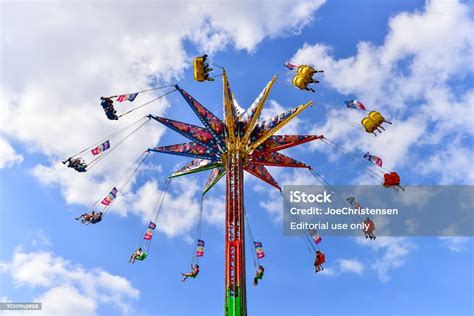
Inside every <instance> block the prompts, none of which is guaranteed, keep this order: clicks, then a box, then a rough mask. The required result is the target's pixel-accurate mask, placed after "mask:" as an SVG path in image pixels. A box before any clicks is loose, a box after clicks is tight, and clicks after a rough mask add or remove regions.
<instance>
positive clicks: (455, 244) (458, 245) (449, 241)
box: [439, 237, 469, 253]
mask: <svg viewBox="0 0 474 316" xmlns="http://www.w3.org/2000/svg"><path fill="white" fill-rule="evenodd" d="M439 239H440V240H441V244H442V245H443V246H445V247H447V248H448V249H449V250H451V251H452V252H457V253H460V252H464V251H465V250H466V249H467V243H468V242H469V238H467V237H439Z"/></svg>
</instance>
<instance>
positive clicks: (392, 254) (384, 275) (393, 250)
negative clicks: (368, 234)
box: [356, 237, 414, 282]
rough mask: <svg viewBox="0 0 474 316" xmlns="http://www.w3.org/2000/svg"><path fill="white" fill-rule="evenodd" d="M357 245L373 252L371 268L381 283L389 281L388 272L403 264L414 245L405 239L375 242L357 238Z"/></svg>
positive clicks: (380, 238)
mask: <svg viewBox="0 0 474 316" xmlns="http://www.w3.org/2000/svg"><path fill="white" fill-rule="evenodd" d="M356 242H357V243H358V244H359V245H362V246H365V247H369V248H370V249H372V250H374V251H375V253H376V256H375V257H374V258H373V259H372V262H373V263H372V264H371V266H370V267H371V268H372V269H373V270H374V271H375V272H377V276H378V277H379V279H380V280H381V281H383V282H388V281H389V280H390V276H389V272H390V270H393V269H396V268H399V267H401V266H402V265H403V264H405V262H406V260H407V257H408V254H409V253H410V250H412V249H413V247H414V245H413V243H412V242H410V241H409V240H408V239H407V238H405V237H377V239H376V240H375V241H373V240H370V239H362V238H357V239H356Z"/></svg>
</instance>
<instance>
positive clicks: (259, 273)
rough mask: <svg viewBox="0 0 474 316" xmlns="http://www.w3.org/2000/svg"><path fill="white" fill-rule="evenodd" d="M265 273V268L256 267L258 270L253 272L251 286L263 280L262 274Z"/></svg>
mask: <svg viewBox="0 0 474 316" xmlns="http://www.w3.org/2000/svg"><path fill="white" fill-rule="evenodd" d="M264 273H265V268H264V267H263V266H262V265H259V266H258V270H257V271H256V272H255V277H254V278H253V286H257V285H258V280H261V279H262V278H263V274H264Z"/></svg>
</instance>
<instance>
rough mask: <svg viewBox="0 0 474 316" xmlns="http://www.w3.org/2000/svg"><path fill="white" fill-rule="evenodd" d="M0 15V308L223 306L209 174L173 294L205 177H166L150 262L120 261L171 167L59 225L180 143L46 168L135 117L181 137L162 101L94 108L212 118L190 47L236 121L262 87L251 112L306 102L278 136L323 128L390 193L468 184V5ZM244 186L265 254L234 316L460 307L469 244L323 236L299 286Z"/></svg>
mask: <svg viewBox="0 0 474 316" xmlns="http://www.w3.org/2000/svg"><path fill="white" fill-rule="evenodd" d="M1 6H2V13H1V15H2V35H1V36H2V44H1V47H2V51H1V53H2V55H3V56H2V59H1V61H0V62H1V65H2V66H1V69H2V70H1V73H2V81H1V90H0V93H1V97H2V100H4V102H2V117H1V118H0V151H1V158H0V181H1V182H0V186H1V190H0V202H1V203H0V206H1V212H0V216H1V217H0V226H1V227H0V301H42V302H43V307H44V314H45V315H51V314H58V315H64V314H65V313H67V314H69V315H71V314H77V315H117V314H118V315H120V314H133V315H219V314H221V313H222V308H223V305H222V304H223V291H222V290H223V273H224V271H223V267H224V256H223V246H224V244H223V241H224V238H223V237H224V236H223V216H224V214H223V206H224V204H223V203H224V202H223V192H224V191H223V189H224V187H223V183H222V182H223V181H221V182H220V183H219V184H218V185H217V186H216V187H215V188H213V189H212V191H211V192H210V193H209V197H208V198H207V199H206V207H205V212H204V226H203V233H202V237H203V239H204V240H206V254H205V257H204V258H203V259H202V260H201V262H200V266H201V273H200V275H199V277H198V278H197V279H196V280H189V281H187V282H186V283H184V284H183V283H182V282H179V277H180V276H179V273H180V272H184V271H186V270H188V268H189V264H190V257H191V255H192V252H193V251H194V249H195V245H194V243H193V240H194V239H195V238H196V233H195V231H196V223H197V220H198V213H199V212H198V197H199V194H200V189H201V188H202V186H203V185H204V183H205V181H206V179H207V174H208V173H207V172H205V173H203V174H196V175H191V176H188V177H187V178H183V179H177V180H176V181H173V182H172V186H171V195H168V196H167V199H166V201H165V205H164V211H163V214H162V215H161V216H160V218H159V219H158V223H157V224H158V229H157V231H158V234H157V235H156V236H155V237H154V240H153V243H152V245H151V251H150V257H149V258H148V259H147V260H145V261H143V262H139V263H136V264H134V265H130V264H128V263H127V260H128V257H129V255H130V253H131V252H132V251H133V250H134V248H135V247H136V245H137V241H138V240H139V239H140V238H141V234H142V232H143V228H144V226H145V225H146V224H145V223H146V221H147V219H148V218H149V214H150V212H152V210H153V205H154V203H155V202H156V198H157V197H158V196H159V195H160V193H161V190H162V186H163V182H164V180H165V178H166V177H167V176H168V175H169V174H170V173H171V172H173V171H174V170H176V169H177V168H179V167H180V166H181V165H184V164H185V163H186V162H188V161H189V159H186V158H184V157H183V158H180V157H179V158H177V157H175V156H166V155H162V154H153V155H151V157H150V159H149V160H148V161H147V164H146V168H144V169H143V170H142V171H141V172H140V173H138V175H137V177H136V178H135V179H134V181H133V184H132V186H131V187H129V188H128V189H127V190H126V192H124V193H123V195H122V196H120V197H119V198H118V199H117V200H116V201H115V202H114V205H113V207H112V208H111V211H110V213H109V214H108V216H107V217H106V219H105V220H104V221H103V222H102V223H100V224H98V225H95V226H92V225H91V226H83V225H80V224H79V223H78V222H76V221H74V219H73V217H75V216H77V215H78V214H80V213H82V212H83V211H84V210H85V209H87V207H88V206H89V205H91V204H92V203H93V201H95V200H96V199H97V198H98V197H99V196H102V195H103V194H105V193H107V191H108V190H110V186H111V184H112V183H113V182H114V179H116V178H117V177H118V176H119V175H120V174H121V173H122V172H123V171H124V170H125V169H126V168H128V166H129V165H130V164H131V163H132V161H133V160H134V159H135V158H136V157H137V156H138V155H139V154H140V153H141V151H143V150H144V149H146V148H148V147H152V146H154V145H156V144H158V143H159V144H160V145H169V144H174V143H179V142H184V141H185V140H184V139H183V138H182V137H181V136H179V135H177V134H175V133H174V132H172V131H165V130H164V129H163V128H162V127H161V126H159V125H158V123H157V122H150V124H149V125H148V126H146V127H145V128H144V129H142V130H141V131H140V133H138V134H137V135H135V136H134V137H133V138H132V139H130V140H129V141H127V142H126V143H124V144H123V145H122V146H121V147H120V149H119V150H117V151H116V152H114V153H113V154H111V155H109V156H107V157H106V158H105V159H104V160H103V161H102V162H101V163H100V164H98V165H97V168H95V169H94V170H93V171H92V170H91V172H88V173H86V174H78V173H75V172H73V171H72V170H69V169H66V168H65V167H64V166H63V165H61V164H60V163H58V161H59V159H61V158H64V157H67V155H68V154H71V153H73V152H77V151H79V150H81V149H83V148H85V147H86V146H88V145H90V144H91V143H94V142H96V141H97V140H99V139H101V138H103V137H104V136H105V135H108V134H109V133H111V132H112V131H115V130H117V129H119V128H121V127H123V126H125V125H127V124H128V123H130V122H133V121H135V120H137V119H138V118H140V117H141V116H143V115H146V114H149V113H152V114H157V115H165V116H167V117H169V118H173V119H177V120H182V121H185V122H189V123H193V124H197V125H200V124H199V121H198V120H197V118H196V117H195V116H194V114H193V112H192V110H191V109H190V108H189V107H188V106H187V104H186V103H185V102H184V100H183V99H182V98H181V96H180V95H178V94H172V95H170V96H169V97H168V98H167V99H166V100H163V101H161V102H157V103H153V104H152V105H149V106H147V107H145V108H143V109H142V110H140V111H136V112H134V114H133V115H132V114H131V115H129V117H126V118H124V119H123V120H119V121H118V122H110V121H107V120H106V118H105V116H104V115H103V112H102V110H101V108H100V105H99V104H98V98H99V97H100V96H101V95H111V94H116V93H120V92H128V91H130V92H132V91H136V90H140V89H145V88H147V87H148V85H149V83H150V81H152V82H157V83H156V84H161V83H176V82H177V83H179V85H180V86H181V87H183V88H184V89H186V90H187V91H188V92H190V93H191V94H192V95H193V96H194V97H196V98H197V99H198V100H200V101H201V102H202V103H203V104H204V105H205V106H206V107H208V109H210V110H211V111H213V112H214V113H215V114H216V115H218V116H222V84H221V82H220V81H219V80H217V81H216V82H214V83H196V82H194V81H193V80H192V69H191V68H190V67H191V60H192V57H193V56H195V55H197V54H199V53H202V52H208V53H209V54H210V55H211V58H212V60H213V61H214V62H215V63H217V64H219V65H224V66H225V67H226V70H227V72H228V74H229V80H230V83H231V87H232V90H233V91H234V93H235V96H236V98H237V100H238V101H239V103H240V105H241V106H243V107H244V108H246V107H247V106H248V105H250V104H251V102H252V101H253V100H254V98H255V97H256V96H257V95H258V94H259V93H260V91H261V89H262V88H263V87H264V86H265V84H266V83H267V82H268V81H269V80H270V79H271V77H272V76H273V75H274V74H277V75H278V76H279V81H278V82H277V84H276V85H275V87H274V88H273V90H272V92H271V95H270V97H269V101H268V102H267V105H266V110H265V111H264V113H263V115H264V116H269V115H273V114H277V113H279V112H282V111H284V110H285V109H289V108H291V107H294V106H296V105H299V104H302V103H304V102H306V101H308V100H314V101H315V103H316V105H315V106H314V108H313V109H308V110H306V111H305V112H303V114H302V115H301V116H300V117H299V118H298V119H297V120H295V121H294V122H293V124H292V125H290V126H289V127H286V128H285V129H286V133H299V134H324V135H326V136H327V137H328V138H329V139H331V140H333V141H334V142H337V143H338V144H341V145H342V146H344V148H346V149H347V150H348V151H351V152H352V153H354V154H356V155H360V154H363V153H364V152H365V151H371V152H374V153H376V154H377V155H379V156H381V157H383V159H384V165H385V166H386V167H387V168H389V169H391V170H396V171H397V172H398V173H399V174H400V175H401V177H402V183H403V184H405V185H412V184H436V185H438V184H439V185H441V184H459V185H464V184H471V185H472V184H473V183H474V169H473V168H472V157H473V156H474V149H473V138H472V136H473V133H474V124H473V121H472V117H474V116H473V114H474V113H473V104H474V90H473V88H472V82H473V81H472V80H473V74H474V65H473V62H472V56H473V31H472V29H474V28H473V23H474V22H473V8H472V3H470V2H458V1H442V0H436V1H427V2H425V1H380V2H375V1H327V2H324V1H322V0H321V1H304V2H298V1H291V2H284V1H277V2H275V3H273V2H272V3H270V2H268V3H267V2H262V3H260V4H252V3H249V2H242V3H239V4H228V5H226V4H225V3H224V2H207V3H205V4H197V3H194V2H193V3H189V2H169V3H167V4H166V5H164V6H162V5H158V4H156V3H155V4H153V3H151V2H146V1H145V2H140V4H137V5H133V4H132V3H131V2H128V3H127V2H123V3H121V4H120V5H111V4H110V3H108V2H93V1H86V2H84V3H82V4H78V3H77V2H75V3H73V2H63V3H59V2H47V3H46V2H43V3H38V4H32V3H27V2H21V3H16V2H13V1H4V2H2V3H1ZM20 15H21V16H22V17H23V19H18V18H17V17H18V16H20ZM25 21H29V23H25ZM31 25H35V27H34V28H32V27H31ZM285 61H292V62H294V63H297V64H306V63H307V64H313V65H315V66H316V67H319V68H321V69H324V70H325V73H324V76H321V83H320V84H319V85H318V86H317V87H316V89H317V92H316V94H314V95H313V94H309V93H303V92H300V91H298V90H296V89H293V88H292V87H291V86H290V85H289V84H288V80H289V75H288V74H287V72H286V70H285V68H284V67H283V66H282V64H283V63H284V62H285ZM150 78H152V80H150ZM150 97H151V96H150ZM350 98H357V99H359V100H361V101H362V102H363V103H364V104H366V105H367V106H368V107H370V108H376V109H379V110H380V111H381V112H382V113H384V114H385V116H386V117H388V118H390V119H391V120H392V121H393V122H394V124H393V125H391V126H389V127H388V128H387V131H386V132H384V133H383V134H382V135H380V136H379V137H377V138H376V139H375V138H374V137H373V136H372V135H369V134H365V133H364V132H363V130H362V129H359V130H358V129H356V128H354V127H352V126H351V125H350V124H347V122H348V121H355V122H358V121H360V119H361V115H360V113H358V112H357V111H350V110H347V109H344V106H343V101H344V100H345V99H350ZM138 100H140V99H137V101H138ZM142 100H145V99H142ZM140 102H141V100H140ZM284 132H285V131H282V133H284ZM289 153H291V155H292V157H295V158H296V159H299V160H302V161H305V162H307V163H308V164H310V165H312V166H313V167H314V168H315V169H316V170H318V172H319V173H320V174H322V175H323V176H324V177H325V178H326V179H327V180H328V182H330V183H331V184H359V183H363V184H374V183H373V180H372V179H371V178H370V177H367V175H366V174H365V173H364V172H363V170H360V168H359V166H358V165H356V164H354V163H352V162H351V159H348V158H347V157H346V156H344V155H340V154H338V153H337V152H334V150H332V148H330V147H328V146H325V145H324V144H322V143H318V142H315V143H312V144H306V145H303V146H302V148H298V149H292V150H290V151H289ZM271 172H272V174H274V176H275V178H276V179H277V181H278V182H279V183H280V184H307V183H311V182H312V181H313V179H312V178H311V175H310V174H309V173H308V172H303V171H293V170H277V169H275V168H272V169H271ZM371 181H372V182H371ZM245 188H246V195H245V203H246V208H247V211H248V213H249V216H250V221H251V224H252V231H253V234H254V237H255V238H256V239H258V240H261V241H262V242H263V244H264V249H265V253H266V255H267V257H266V258H265V259H264V261H263V263H264V264H265V267H266V274H265V278H264V280H263V281H262V282H261V284H260V285H259V286H258V287H257V288H253V287H251V284H250V283H251V280H250V279H251V276H252V274H253V267H252V262H251V260H248V262H247V269H248V273H247V278H248V280H247V281H248V299H247V300H248V310H249V313H251V314H253V315H310V314H314V313H316V312H318V313H319V314H321V315H359V314H366V313H369V314H374V315H381V314H383V315H419V314H422V313H423V314H427V315H446V314H450V315H472V314H473V312H474V306H473V304H472V297H473V295H474V282H473V281H474V271H473V268H472V267H473V261H474V258H473V252H472V249H473V247H472V246H473V241H472V238H444V239H441V238H437V237H432V238H421V237H420V238H405V237H393V238H386V237H385V238H384V237H380V238H378V239H377V241H376V242H371V243H369V242H366V241H365V240H361V239H354V238H343V237H340V238H325V239H324V240H323V242H322V245H321V247H322V249H324V251H325V253H326V254H327V261H328V262H327V265H326V270H325V272H324V273H320V274H318V275H315V274H314V272H313V266H312V263H313V255H312V254H310V253H309V252H308V250H307V249H306V247H305V245H304V242H303V241H302V240H299V239H295V238H290V237H284V236H282V223H281V201H280V200H279V194H278V192H276V191H275V190H274V189H273V188H271V187H269V186H268V185H267V184H265V183H263V182H261V181H259V180H257V179H255V178H253V177H251V176H249V177H246V186H245ZM247 257H248V258H250V253H248V255H247Z"/></svg>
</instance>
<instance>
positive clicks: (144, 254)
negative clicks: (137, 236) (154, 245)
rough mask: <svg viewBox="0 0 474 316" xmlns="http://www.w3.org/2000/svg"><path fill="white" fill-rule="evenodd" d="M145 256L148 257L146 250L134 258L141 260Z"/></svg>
mask: <svg viewBox="0 0 474 316" xmlns="http://www.w3.org/2000/svg"><path fill="white" fill-rule="evenodd" d="M146 257H148V254H147V253H146V252H142V254H141V255H140V256H139V257H137V258H136V259H137V260H141V261H143V260H145V259H146Z"/></svg>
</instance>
